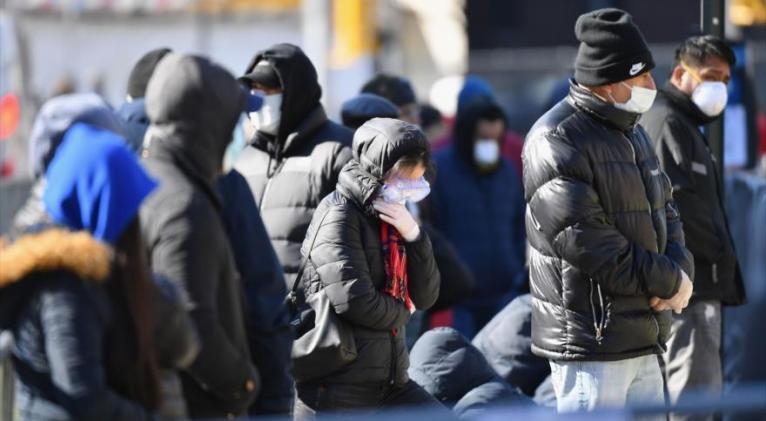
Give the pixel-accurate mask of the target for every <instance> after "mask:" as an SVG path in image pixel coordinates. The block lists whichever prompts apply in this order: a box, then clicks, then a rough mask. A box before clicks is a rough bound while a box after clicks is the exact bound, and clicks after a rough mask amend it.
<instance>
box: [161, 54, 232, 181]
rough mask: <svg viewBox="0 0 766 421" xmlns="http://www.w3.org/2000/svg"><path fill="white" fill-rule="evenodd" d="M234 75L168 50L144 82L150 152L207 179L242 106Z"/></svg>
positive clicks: (216, 168)
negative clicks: (149, 78)
mask: <svg viewBox="0 0 766 421" xmlns="http://www.w3.org/2000/svg"><path fill="white" fill-rule="evenodd" d="M244 104H245V93H244V90H243V89H242V87H241V86H240V85H239V83H237V81H236V80H235V79H234V77H233V76H232V75H231V74H230V73H229V72H227V71H226V70H224V69H223V68H222V67H220V66H218V65H217V64H214V63H212V62H210V61H209V60H208V59H206V58H203V57H197V56H189V55H181V54H172V53H171V54H168V55H167V56H165V58H163V59H162V61H161V62H160V64H159V65H157V68H156V70H155V72H154V75H153V76H152V79H151V80H150V81H149V87H148V88H147V91H146V112H147V114H148V115H149V118H150V120H151V122H152V123H151V126H150V127H149V130H148V133H147V136H150V138H149V142H150V147H149V154H150V156H164V157H169V158H172V159H173V160H175V161H176V162H178V163H180V164H181V165H182V166H183V167H185V169H186V170H187V171H191V172H192V174H193V175H194V176H196V177H200V178H202V179H203V180H204V181H205V182H206V183H208V184H210V183H212V182H213V180H214V179H215V177H216V175H217V174H218V173H219V172H220V169H221V165H222V163H223V155H224V153H225V151H226V147H227V146H228V145H229V143H230V142H231V138H232V133H233V131H234V127H235V126H236V124H237V121H238V120H239V117H240V114H241V113H242V111H243V109H244Z"/></svg>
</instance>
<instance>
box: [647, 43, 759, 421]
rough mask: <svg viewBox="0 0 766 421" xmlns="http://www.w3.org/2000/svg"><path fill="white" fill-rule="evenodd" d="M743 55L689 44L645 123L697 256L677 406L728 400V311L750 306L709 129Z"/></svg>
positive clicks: (669, 360) (680, 343) (672, 352)
mask: <svg viewBox="0 0 766 421" xmlns="http://www.w3.org/2000/svg"><path fill="white" fill-rule="evenodd" d="M735 61H736V57H735V55H734V52H733V51H732V50H731V48H729V46H728V45H726V42H724V41H723V40H721V39H719V38H716V37H714V36H711V35H705V36H695V37H691V38H689V39H687V40H686V41H684V42H683V44H681V46H680V47H678V49H677V50H676V61H675V66H674V67H673V72H672V73H671V75H670V80H669V81H668V82H667V84H666V85H665V86H664V87H663V88H662V89H660V91H659V93H658V95H657V101H656V102H655V104H654V106H653V107H652V109H651V110H649V112H647V113H645V114H644V115H643V116H642V117H641V125H642V126H644V128H645V129H646V131H647V132H648V133H649V136H650V137H651V139H652V141H653V142H654V149H655V151H656V152H657V156H658V157H659V160H660V167H661V168H662V170H663V171H665V173H666V174H667V175H668V177H670V181H671V183H672V184H673V196H674V197H675V201H676V203H677V204H678V210H679V211H680V213H681V221H682V222H683V225H684V236H685V237H686V244H687V245H688V248H689V250H690V251H691V252H692V254H693V255H694V273H695V276H694V294H693V295H692V300H691V304H690V305H689V308H687V309H686V310H685V311H684V312H683V313H681V314H676V315H674V316H673V324H672V326H671V330H670V337H669V338H668V349H667V352H665V354H663V356H664V359H665V369H666V374H667V387H668V392H669V395H670V400H671V402H672V403H678V402H679V401H681V400H683V398H684V397H685V396H686V395H687V394H693V393H695V392H705V393H709V394H710V396H711V397H713V398H717V397H719V396H720V394H721V389H722V383H723V379H722V377H723V373H722V368H721V354H720V353H721V306H722V305H741V304H743V303H744V302H745V287H744V283H743V281H742V274H741V272H740V268H739V264H738V262H737V256H736V254H735V252H734V243H733V241H732V237H731V232H730V231H729V223H728V220H727V218H726V211H725V210H724V204H723V197H722V194H721V192H722V186H721V178H722V177H721V173H720V170H719V166H718V163H717V162H716V159H715V157H714V156H713V155H712V153H711V151H710V145H709V143H708V140H707V138H706V137H705V135H704V134H703V132H702V130H701V127H702V126H704V125H706V124H708V123H711V122H713V121H715V120H717V119H718V118H720V116H721V113H722V112H723V110H724V108H725V107H726V101H727V84H728V82H729V77H730V75H731V69H732V67H733V66H734V64H735ZM671 419H672V420H712V419H713V414H696V415H691V414H675V413H674V414H671Z"/></svg>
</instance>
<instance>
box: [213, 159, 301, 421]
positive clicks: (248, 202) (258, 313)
mask: <svg viewBox="0 0 766 421" xmlns="http://www.w3.org/2000/svg"><path fill="white" fill-rule="evenodd" d="M217 187H218V191H219V192H220V193H221V198H222V199H223V220H224V225H225V226H226V231H227V233H228V235H229V240H230V242H231V247H232V251H233V252H234V260H235V262H236V263H237V269H238V270H239V274H240V278H241V283H242V290H243V292H244V296H245V301H246V303H247V308H246V309H245V313H246V327H247V336H248V339H249V343H250V352H251V354H252V357H253V364H255V366H256V367H258V370H259V371H260V373H261V377H262V380H263V389H262V391H261V393H260V395H259V396H258V399H257V400H256V401H255V404H253V406H252V407H251V408H250V414H251V415H266V414H288V413H290V411H291V410H292V403H293V396H294V394H295V393H294V392H293V376H292V373H291V370H292V362H291V360H290V350H292V347H293V331H292V329H290V314H289V311H288V309H287V306H286V305H285V295H287V289H286V288H285V278H284V275H283V274H282V265H280V264H279V260H277V256H276V254H275V253H274V249H273V248H272V247H271V242H270V241H269V237H268V235H267V234H266V228H265V227H264V226H263V221H262V220H261V216H260V214H259V213H258V207H257V206H256V205H255V201H254V200H253V195H252V193H250V188H249V187H248V186H247V181H245V179H244V178H243V177H242V175H241V174H239V173H238V172H237V171H235V170H232V171H230V172H229V173H228V174H226V175H225V176H223V177H221V178H220V179H219V180H218V183H217Z"/></svg>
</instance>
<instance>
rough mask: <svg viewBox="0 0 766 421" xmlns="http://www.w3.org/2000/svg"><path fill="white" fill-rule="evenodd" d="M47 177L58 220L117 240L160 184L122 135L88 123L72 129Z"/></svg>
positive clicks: (46, 197) (50, 205) (48, 200)
mask: <svg viewBox="0 0 766 421" xmlns="http://www.w3.org/2000/svg"><path fill="white" fill-rule="evenodd" d="M46 179H47V180H48V184H47V186H46V188H45V192H44V193H43V202H44V203H45V209H46V211H47V212H48V213H49V215H50V216H51V217H52V218H53V220H54V221H55V222H56V223H59V224H61V225H64V226H67V227H68V228H70V229H73V230H85V231H88V232H90V233H91V234H92V235H93V236H94V237H95V238H96V239H98V240H101V241H103V242H105V243H109V244H112V245H114V244H115V243H116V242H117V240H118V239H119V237H120V235H122V232H123V231H124V229H125V228H126V227H127V225H128V223H129V222H130V221H131V220H132V219H133V218H134V217H135V216H136V214H137V213H138V208H139V206H140V205H141V202H143V200H144V199H145V198H146V197H147V196H148V195H149V194H150V193H151V192H152V190H154V189H155V188H156V187H157V183H156V182H155V181H154V180H152V179H151V178H149V176H148V175H147V174H146V172H145V171H144V169H143V168H142V167H141V165H140V164H139V163H138V160H137V159H136V157H135V155H133V153H131V151H130V150H129V149H128V148H127V147H126V146H125V141H124V140H123V139H122V138H121V137H120V136H119V135H117V134H114V133H113V132H110V131H107V130H101V129H97V128H95V127H92V126H89V125H87V124H84V123H76V124H75V125H74V126H72V127H71V128H70V129H69V130H67V132H66V135H64V138H63V140H62V143H61V146H59V148H58V151H57V152H56V155H55V157H54V158H53V161H51V164H50V165H49V166H48V170H47V172H46Z"/></svg>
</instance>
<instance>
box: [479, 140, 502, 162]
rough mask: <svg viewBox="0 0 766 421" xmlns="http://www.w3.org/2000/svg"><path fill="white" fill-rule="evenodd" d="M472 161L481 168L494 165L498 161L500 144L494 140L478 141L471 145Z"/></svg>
mask: <svg viewBox="0 0 766 421" xmlns="http://www.w3.org/2000/svg"><path fill="white" fill-rule="evenodd" d="M473 159H474V160H475V161H476V163H477V164H479V165H481V166H491V165H495V164H497V163H498V162H499V161H500V144H499V143H498V142H497V141H496V140H495V139H479V140H477V141H476V143H474V144H473Z"/></svg>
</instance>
